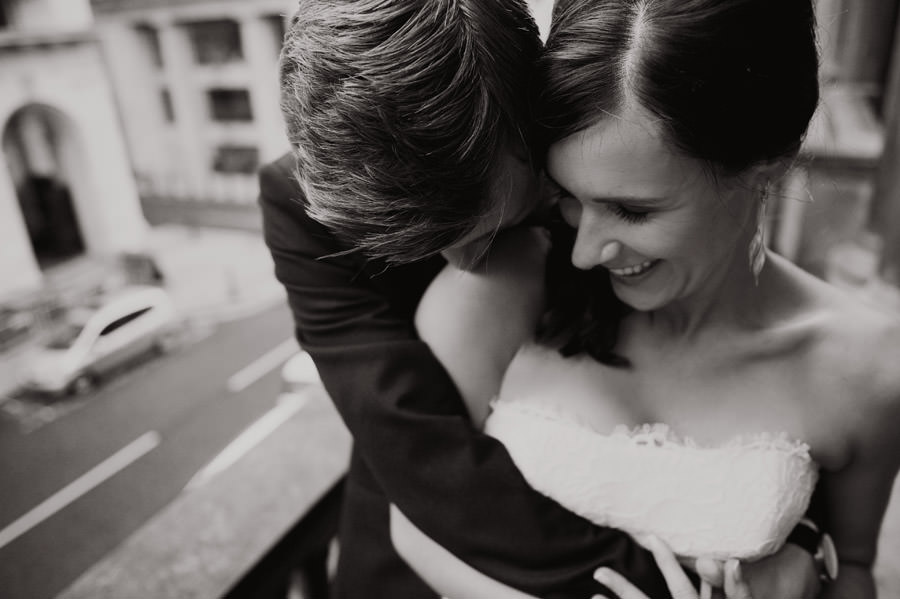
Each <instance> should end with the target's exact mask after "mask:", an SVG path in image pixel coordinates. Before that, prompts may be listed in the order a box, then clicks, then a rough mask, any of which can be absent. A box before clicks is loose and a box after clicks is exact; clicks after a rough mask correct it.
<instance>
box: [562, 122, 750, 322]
mask: <svg viewBox="0 0 900 599" xmlns="http://www.w3.org/2000/svg"><path fill="white" fill-rule="evenodd" d="M547 171H548V174H549V175H550V178H551V179H552V180H553V182H554V183H555V184H556V187H557V188H558V189H557V191H558V194H559V196H558V197H559V202H560V208H561V210H562V213H563V216H564V218H565V219H566V221H567V222H568V223H569V224H570V225H572V226H573V227H576V228H577V229H578V234H577V238H576V242H575V248H574V250H573V252H572V263H573V264H574V265H575V266H577V267H578V268H581V269H591V268H594V267H597V266H601V267H603V268H605V269H607V270H608V271H609V273H610V278H611V280H612V285H613V289H614V290H615V293H616V295H617V296H618V297H619V299H621V300H622V301H623V302H625V303H626V304H628V305H630V306H631V307H633V308H635V309H637V310H644V311H646V310H656V309H659V308H662V307H664V306H666V305H668V304H670V303H671V302H673V301H678V300H681V299H685V298H688V297H690V296H692V295H693V294H695V293H697V292H698V291H700V292H703V291H704V290H706V291H709V290H712V289H715V285H717V284H721V283H722V281H723V280H724V279H725V278H726V277H727V274H728V272H729V269H731V268H732V265H733V264H735V262H736V261H737V260H742V263H743V264H744V265H745V267H746V261H747V258H746V251H747V245H746V242H747V240H749V235H748V234H747V228H748V227H749V226H750V216H751V214H752V213H753V210H752V208H753V207H754V203H753V202H752V200H751V199H750V194H748V189H747V187H746V186H743V187H738V186H735V185H732V186H725V185H722V184H717V183H716V182H715V181H714V179H713V177H711V176H710V174H709V172H708V169H707V168H705V165H704V164H703V163H702V162H700V161H698V160H694V159H690V158H687V157H684V156H682V155H680V154H678V153H676V152H674V151H672V150H671V149H670V148H669V146H668V145H667V144H666V143H665V142H664V141H663V138H662V136H661V134H660V131H659V127H658V126H657V125H656V124H655V123H654V121H653V120H652V119H651V118H650V117H649V116H646V115H644V114H641V113H636V111H629V114H626V115H625V117H623V118H614V117H610V118H607V119H604V120H603V121H601V122H599V123H597V124H595V125H593V126H591V127H589V128H587V129H585V130H583V131H580V132H578V133H576V134H574V135H572V136H570V137H567V138H565V139H563V140H561V141H559V142H557V143H555V144H553V146H551V148H550V152H549V156H548V162H547ZM754 226H755V223H754ZM751 228H752V227H751Z"/></svg>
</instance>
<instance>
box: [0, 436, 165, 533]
mask: <svg viewBox="0 0 900 599" xmlns="http://www.w3.org/2000/svg"><path fill="white" fill-rule="evenodd" d="M159 441H160V437H159V433H157V432H156V431H150V432H148V433H144V434H143V435H141V436H140V437H138V438H137V439H135V440H134V441H132V442H131V443H129V444H128V445H126V446H125V447H123V448H122V449H120V450H119V451H117V452H116V453H114V454H113V455H111V456H109V457H108V458H106V459H105V460H103V461H102V462H100V463H99V464H97V465H96V466H94V467H93V468H91V469H90V470H88V471H87V472H86V473H84V474H82V475H81V476H80V477H79V478H77V479H75V480H74V481H72V482H71V483H69V484H68V485H66V486H65V487H63V488H62V489H60V490H59V491H57V492H56V493H55V494H53V495H51V496H50V497H48V498H47V499H45V500H44V501H43V502H41V503H40V504H38V505H37V506H36V507H34V508H33V509H32V510H31V511H29V512H28V513H27V514H25V515H24V516H22V517H20V518H19V519H18V520H16V521H15V522H13V523H12V524H10V525H9V526H7V527H6V528H4V529H3V530H0V547H4V546H6V545H8V544H9V543H11V542H12V541H14V540H15V539H17V538H18V537H20V536H21V535H23V534H25V533H26V532H28V531H29V530H31V529H32V528H34V527H35V526H37V525H38V524H40V523H41V522H43V521H44V520H46V519H47V518H49V517H50V516H52V515H53V514H55V513H56V512H58V511H60V510H61V509H63V508H64V507H66V506H67V505H69V504H70V503H72V502H73V501H75V500H76V499H78V498H79V497H81V496H82V495H84V494H85V493H87V492H88V491H90V490H91V489H94V488H95V487H97V486H99V485H100V484H102V483H103V482H104V481H106V480H107V479H109V478H111V477H112V476H113V475H114V474H116V473H117V472H120V471H122V470H124V469H125V468H127V467H128V466H129V465H130V464H132V463H133V462H135V461H137V460H138V459H139V458H140V457H141V456H143V455H145V454H147V453H149V452H150V451H152V450H153V449H154V448H155V447H156V446H157V445H159Z"/></svg>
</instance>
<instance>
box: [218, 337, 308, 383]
mask: <svg viewBox="0 0 900 599" xmlns="http://www.w3.org/2000/svg"><path fill="white" fill-rule="evenodd" d="M298 351H299V348H298V347H297V341H296V340H295V339H293V338H291V339H286V340H285V341H284V342H282V343H281V344H279V345H278V346H277V347H275V348H274V349H271V350H269V351H268V352H266V353H265V354H263V355H262V356H260V357H259V358H257V359H256V360H254V361H253V362H251V363H250V364H249V365H247V366H246V367H244V368H243V369H241V370H240V371H238V372H237V373H235V374H233V375H232V376H231V378H229V379H228V383H227V386H228V390H229V391H231V392H232V393H239V392H241V391H243V390H244V389H246V388H247V387H249V386H250V385H252V384H253V383H255V382H256V381H258V380H259V379H261V378H262V377H263V376H265V375H266V374H267V373H268V372H269V371H270V370H272V369H274V368H277V367H278V366H280V365H281V363H282V362H284V361H285V360H287V359H288V358H290V357H291V356H293V355H294V354H295V353H297V352H298Z"/></svg>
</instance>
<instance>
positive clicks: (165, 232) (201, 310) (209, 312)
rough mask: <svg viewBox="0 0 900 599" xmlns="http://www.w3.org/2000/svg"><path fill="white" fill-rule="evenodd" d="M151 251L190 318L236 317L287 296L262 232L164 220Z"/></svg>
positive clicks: (178, 305) (213, 320) (152, 238)
mask: <svg viewBox="0 0 900 599" xmlns="http://www.w3.org/2000/svg"><path fill="white" fill-rule="evenodd" d="M149 252H150V253H151V254H152V255H153V256H154V257H155V258H156V260H157V263H158V265H159V268H160V270H162V272H163V276H164V277H165V284H164V286H165V288H166V289H167V290H168V291H169V293H170V294H171V296H172V300H173V301H174V302H175V307H176V308H177V309H178V311H179V313H180V314H181V315H182V317H183V318H184V319H186V320H188V321H189V322H191V323H197V322H202V323H217V322H223V321H228V320H234V319H236V318H242V317H244V316H249V315H251V314H254V313H256V312H259V311H261V310H264V309H266V308H268V307H270V306H274V305H275V304H277V303H278V302H282V301H285V295H284V289H283V288H282V287H281V284H280V283H279V282H278V281H277V280H276V279H275V275H274V274H273V265H272V258H271V256H270V255H269V250H268V248H266V246H265V244H264V243H263V240H262V236H261V235H260V234H259V233H251V232H247V231H238V230H231V229H203V228H188V227H184V226H182V225H160V226H157V227H154V228H153V229H152V234H151V236H150V243H149Z"/></svg>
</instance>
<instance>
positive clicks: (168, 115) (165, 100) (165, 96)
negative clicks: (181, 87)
mask: <svg viewBox="0 0 900 599" xmlns="http://www.w3.org/2000/svg"><path fill="white" fill-rule="evenodd" d="M159 100H160V103H161V104H162V110H163V117H164V118H165V119H166V122H167V123H174V122H175V106H174V105H173V104H172V94H171V93H169V90H167V89H161V90H159Z"/></svg>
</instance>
